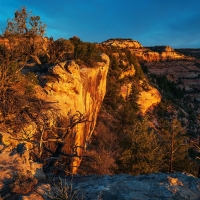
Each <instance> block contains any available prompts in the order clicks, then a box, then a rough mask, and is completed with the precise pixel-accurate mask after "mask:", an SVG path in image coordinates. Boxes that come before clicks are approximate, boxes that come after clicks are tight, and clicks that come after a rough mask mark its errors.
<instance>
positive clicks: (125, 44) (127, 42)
mask: <svg viewBox="0 0 200 200" xmlns="http://www.w3.org/2000/svg"><path fill="white" fill-rule="evenodd" d="M102 44H104V45H110V46H114V47H119V48H142V45H141V44H140V43H139V42H138V41H136V40H131V39H110V40H107V41H105V42H103V43H102Z"/></svg>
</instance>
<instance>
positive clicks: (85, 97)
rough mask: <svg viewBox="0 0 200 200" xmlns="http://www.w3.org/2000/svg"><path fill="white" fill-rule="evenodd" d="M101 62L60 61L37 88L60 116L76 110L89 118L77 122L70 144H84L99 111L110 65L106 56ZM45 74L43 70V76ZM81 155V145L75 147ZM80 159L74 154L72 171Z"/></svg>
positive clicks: (38, 93) (40, 94)
mask: <svg viewBox="0 0 200 200" xmlns="http://www.w3.org/2000/svg"><path fill="white" fill-rule="evenodd" d="M101 57H102V59H103V62H98V63H97V66H96V67H94V68H87V67H84V66H83V67H80V66H79V65H77V64H76V63H75V62H74V61H69V62H67V63H66V62H63V63H60V64H58V65H55V66H52V67H51V68H49V69H48V71H49V72H48V73H49V74H50V76H51V77H54V79H53V80H48V81H47V82H46V83H45V84H44V87H43V88H41V87H38V88H37V97H38V98H40V99H43V100H45V101H48V102H55V103H54V106H55V108H57V109H58V110H59V113H60V114H61V115H62V116H63V117H68V115H73V114H75V113H76V112H77V111H78V112H80V113H81V114H83V115H84V116H85V117H86V119H87V120H88V122H85V123H81V124H78V125H77V127H76V135H75V136H74V137H75V139H74V141H73V144H72V145H73V146H78V147H85V148H86V146H87V143H88V140H89V139H90V137H91V135H92V132H93V130H94V127H95V124H96V119H97V115H98V112H99V110H100V107H101V104H102V101H103V99H104V95H105V93H106V77H107V72H108V68H109V58H108V56H107V55H105V54H102V55H101ZM46 76H47V74H42V75H41V78H42V79H44V80H45V78H46ZM77 151H78V155H79V156H81V155H82V152H83V148H78V149H77ZM80 162H81V159H80V158H75V159H74V161H73V166H75V168H74V171H73V172H75V171H76V169H77V167H78V166H79V165H80Z"/></svg>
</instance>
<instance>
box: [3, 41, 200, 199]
mask: <svg viewBox="0 0 200 200" xmlns="http://www.w3.org/2000/svg"><path fill="white" fill-rule="evenodd" d="M0 42H4V43H5V40H2V41H0ZM6 42H7V41H6ZM98 45H99V46H101V47H102V48H105V47H108V48H118V49H121V50H124V49H127V50H129V51H130V52H131V53H132V54H134V55H135V56H136V58H137V60H136V63H135V65H134V64H130V63H128V62H127V60H123V59H121V58H119V57H120V56H119V54H120V53H113V55H114V57H115V58H116V59H117V61H119V63H122V66H123V68H121V69H119V72H118V73H119V75H118V81H119V82H120V84H119V85H120V87H119V90H118V94H117V97H119V98H120V96H121V97H122V98H123V100H124V101H125V102H126V101H127V100H128V99H129V97H130V96H131V90H132V88H133V87H135V85H134V84H133V83H132V80H134V79H135V77H136V76H137V74H136V72H137V65H141V66H142V67H143V68H144V69H146V70H147V72H146V74H145V75H144V77H143V79H141V80H140V81H139V82H138V83H137V85H136V86H137V90H138V92H139V93H138V100H137V104H138V105H139V111H138V113H140V115H141V116H145V115H149V116H150V121H151V124H150V126H152V127H153V128H154V129H155V130H157V128H158V127H159V124H158V123H157V119H156V116H155V114H154V109H156V108H157V106H158V105H159V103H160V102H161V101H162V98H165V91H163V90H162V89H161V88H159V86H158V82H156V78H155V77H162V76H165V77H166V78H167V80H168V81H169V82H170V83H172V84H174V85H175V87H176V88H179V89H181V90H182V91H184V95H183V97H182V98H181V99H179V100H177V99H175V98H174V101H176V105H178V109H177V110H178V111H177V110H175V108H171V110H170V111H169V112H171V113H178V112H179V111H180V110H181V111H182V113H184V117H181V118H180V119H181V122H182V123H184V125H185V128H186V130H192V131H193V132H194V133H197V131H198V128H199V125H200V120H199V119H198V116H199V114H200V95H199V90H200V78H199V77H200V58H199V54H200V50H199V49H173V48H171V47H169V46H155V47H143V46H142V45H141V44H140V43H139V42H138V41H135V40H131V39H110V40H107V41H105V42H103V43H101V44H98ZM122 54H123V53H122ZM101 59H102V60H101V61H99V62H97V63H96V65H95V66H93V67H89V66H86V65H83V64H82V65H81V64H78V63H76V61H74V60H67V61H65V62H60V63H58V64H55V65H52V66H48V69H47V70H46V71H39V70H38V66H37V65H33V66H31V65H27V66H26V67H24V69H23V70H22V73H23V74H27V73H29V72H32V73H34V74H35V75H36V77H37V78H38V80H39V82H40V84H39V85H37V86H35V91H36V94H35V95H36V97H37V99H40V100H42V101H44V102H52V103H53V108H54V109H55V110H56V111H57V113H56V114H57V115H58V116H59V117H60V116H61V117H62V118H65V119H66V118H68V119H69V120H70V116H74V115H76V114H77V112H78V113H79V114H80V113H81V115H82V116H84V119H85V121H84V122H83V123H78V124H76V126H75V127H74V128H73V131H74V133H75V134H74V135H73V137H72V139H70V140H69V141H67V142H66V145H65V146H66V148H65V153H71V150H69V148H68V147H69V146H74V147H77V148H76V149H77V150H76V153H77V156H75V157H73V158H72V160H71V163H70V165H71V169H72V170H71V173H72V174H76V173H77V172H78V168H79V166H80V165H81V161H82V156H84V154H85V152H86V150H87V149H88V146H90V143H91V140H92V139H93V135H94V134H95V135H98V134H99V135H100V134H101V131H102V130H105V129H101V128H100V127H101V126H106V128H107V129H109V128H110V129H111V130H112V134H115V126H116V124H117V123H118V121H117V120H118V119H116V118H117V117H116V116H117V115H113V114H112V112H115V114H116V113H117V112H118V111H119V110H120V106H122V105H118V107H117V108H116V109H113V110H112V112H111V110H109V109H107V108H108V107H106V106H105V104H104V97H105V95H106V92H107V91H106V88H107V87H108V86H107V82H108V74H109V70H110V69H109V67H110V58H109V56H108V55H106V54H105V53H102V54H101ZM120 59H121V60H120ZM137 80H138V79H137ZM177 102H178V103H177ZM168 109H170V108H169V107H168ZM189 111H192V112H193V113H192V114H193V116H194V117H195V119H193V120H191V119H190V117H189V114H188V113H189ZM49 121H50V123H52V124H54V122H53V120H52V119H49ZM96 124H97V126H96ZM105 124H106V125H105ZM33 127H34V126H33ZM104 128H105V127H104ZM30 131H31V132H32V133H31V134H32V135H34V128H31V130H30ZM12 139H13V138H12V136H11V135H9V133H6V134H4V133H3V132H2V133H1V146H0V147H1V153H0V157H1V159H0V160H1V161H0V168H1V175H0V182H1V187H0V191H1V192H2V191H4V190H5V188H6V187H7V186H8V184H10V183H11V182H12V181H13V176H14V174H15V173H16V172H18V173H20V174H25V175H28V174H29V175H30V173H31V176H33V177H35V178H37V179H38V180H43V181H44V180H46V175H45V174H44V173H43V170H42V167H43V166H42V165H41V164H38V163H35V162H31V163H30V157H29V155H28V151H29V150H30V148H31V147H29V146H28V143H27V144H26V148H25V149H26V150H25V151H24V153H23V155H21V156H20V155H18V152H16V151H17V150H16V149H17V148H18V145H20V142H19V143H17V142H16V141H13V140H12ZM103 139H106V138H102V140H103ZM111 140H112V139H111ZM110 145H111V144H110ZM5 146H9V148H11V149H12V150H10V149H9V148H7V147H6V149H5V148H4V147H5ZM12 151H13V153H12V155H11V154H10V152H12ZM14 160H15V162H13V161H14ZM4 163H6V165H4ZM19 166H20V167H19ZM63 180H64V179H63ZM68 183H69V181H68ZM199 184H200V183H199V179H198V178H195V177H193V176H192V175H189V174H184V173H172V174H167V173H164V174H162V173H157V174H151V175H141V176H136V177H134V176H130V175H114V176H108V175H105V176H103V177H99V176H97V175H94V176H88V177H83V176H80V177H79V175H77V176H74V182H73V187H74V190H83V191H82V195H84V196H85V198H86V199H95V198H101V199H133V198H139V199H148V198H149V199H151V198H154V199H160V198H163V199H179V198H182V199H189V198H190V199H199V197H200V195H199V191H200V189H199ZM138 185H140V186H141V188H138V187H137V186H138ZM41 187H44V188H50V189H49V191H51V190H53V186H50V185H48V184H46V183H45V184H44V185H43V186H41V184H39V185H37V190H38V191H40V192H41V193H40V197H41V196H43V198H46V199H48V198H47V196H45V193H44V191H43V190H42V189H41ZM83 188H84V189H83ZM127 188H128V189H127ZM157 188H158V190H156V189H157ZM132 190H134V191H135V192H134V193H131V191H132ZM160 190H161V191H162V192H160ZM42 191H43V192H42ZM147 191H148V192H147ZM3 194H4V195H9V192H8V191H6V192H3ZM30 195H32V196H31V197H30V196H28V195H24V197H22V198H23V199H26V198H27V199H33V198H36V197H34V195H36V196H37V194H34V192H32V193H31V194H30ZM26 196H27V197H26ZM40 197H38V198H40Z"/></svg>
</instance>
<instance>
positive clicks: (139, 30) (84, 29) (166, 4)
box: [0, 0, 200, 48]
mask: <svg viewBox="0 0 200 200" xmlns="http://www.w3.org/2000/svg"><path fill="white" fill-rule="evenodd" d="M0 5H1V6H0V28H1V30H3V29H4V28H5V27H6V21H7V19H8V18H11V19H12V18H13V17H14V11H16V10H17V9H19V8H20V7H21V6H25V7H27V9H28V10H29V11H32V13H33V14H34V15H39V16H40V17H41V20H42V21H43V22H44V23H45V24H46V25H47V36H53V37H54V38H55V39H57V38H66V39H68V38H70V37H73V36H78V37H79V38H80V39H81V40H82V41H87V42H98V43H100V42H103V41H105V40H107V39H110V38H131V39H134V40H137V41H139V42H140V43H141V44H142V45H143V46H155V45H169V46H172V47H173V48H182V47H187V48H200V0H107V1H106V0H0Z"/></svg>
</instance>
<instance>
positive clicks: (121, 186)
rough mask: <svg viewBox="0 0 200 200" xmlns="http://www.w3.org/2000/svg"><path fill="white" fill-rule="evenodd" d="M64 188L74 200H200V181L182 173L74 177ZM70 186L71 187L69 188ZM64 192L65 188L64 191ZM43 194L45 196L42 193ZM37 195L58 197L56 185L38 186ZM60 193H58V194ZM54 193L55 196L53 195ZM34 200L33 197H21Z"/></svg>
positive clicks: (45, 197)
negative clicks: (75, 199)
mask: <svg viewBox="0 0 200 200" xmlns="http://www.w3.org/2000/svg"><path fill="white" fill-rule="evenodd" d="M64 184H67V186H68V190H70V191H69V192H70V195H71V196H73V197H74V198H77V199H88V200H89V199H92V200H97V199H102V200H132V199H140V200H152V199H154V200H160V199H163V200H173V199H174V200H175V199H177V200H178V199H181V200H188V199H192V200H199V199H200V188H199V185H200V179H199V178H195V177H193V176H192V175H190V174H184V173H171V174H167V173H155V174H149V175H139V176H135V177H134V176H131V175H125V174H120V175H114V176H108V175H104V176H97V175H93V176H74V177H73V179H70V178H69V179H68V178H67V179H66V180H63V184H62V187H63V186H64ZM69 186H70V187H69ZM66 188H67V187H66ZM45 190H46V192H44V191H45ZM36 191H37V194H38V195H39V194H40V195H41V196H43V198H44V199H48V198H47V195H46V194H51V196H52V197H54V199H56V196H57V197H58V194H59V182H58V185H57V186H56V185H48V184H46V185H45V184H41V185H39V186H38V187H37V188H36ZM60 191H61V190H60ZM56 193H57V195H56ZM22 197H23V199H24V197H26V198H25V199H33V198H31V197H34V195H33V194H29V195H27V196H22Z"/></svg>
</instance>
